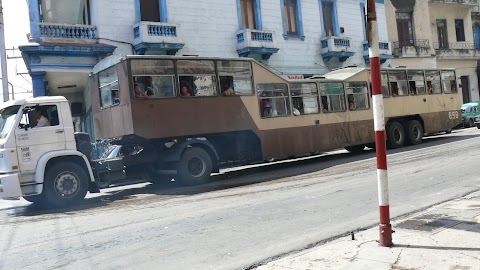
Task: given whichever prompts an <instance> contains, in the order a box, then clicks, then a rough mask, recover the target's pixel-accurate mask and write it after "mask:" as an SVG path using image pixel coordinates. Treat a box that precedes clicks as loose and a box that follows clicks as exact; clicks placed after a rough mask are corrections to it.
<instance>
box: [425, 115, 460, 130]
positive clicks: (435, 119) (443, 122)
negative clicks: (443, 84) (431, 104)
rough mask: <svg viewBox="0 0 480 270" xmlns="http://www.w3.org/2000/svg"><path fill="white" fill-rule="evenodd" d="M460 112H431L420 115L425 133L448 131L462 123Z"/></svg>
mask: <svg viewBox="0 0 480 270" xmlns="http://www.w3.org/2000/svg"><path fill="white" fill-rule="evenodd" d="M461 115H462V114H461V111H460V110H452V111H443V112H433V113H425V114H421V115H420V117H422V119H423V122H424V126H425V131H424V132H425V133H427V134H429V133H436V132H442V131H448V130H451V129H453V128H454V127H456V126H458V125H460V124H461V123H462V118H461Z"/></svg>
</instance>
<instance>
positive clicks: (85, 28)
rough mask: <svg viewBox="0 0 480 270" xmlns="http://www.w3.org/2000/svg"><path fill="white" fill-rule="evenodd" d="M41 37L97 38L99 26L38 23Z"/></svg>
mask: <svg viewBox="0 0 480 270" xmlns="http://www.w3.org/2000/svg"><path fill="white" fill-rule="evenodd" d="M38 26H39V27H40V37H41V38H61V39H85V40H95V39H96V38H97V27H96V26H93V25H81V24H61V23H38Z"/></svg>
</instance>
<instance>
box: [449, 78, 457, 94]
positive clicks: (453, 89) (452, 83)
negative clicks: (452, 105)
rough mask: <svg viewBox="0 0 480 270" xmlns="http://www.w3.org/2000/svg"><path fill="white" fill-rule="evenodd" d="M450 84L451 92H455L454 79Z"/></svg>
mask: <svg viewBox="0 0 480 270" xmlns="http://www.w3.org/2000/svg"><path fill="white" fill-rule="evenodd" d="M450 84H451V85H452V86H451V90H452V93H456V92H457V85H456V83H455V81H451V82H450Z"/></svg>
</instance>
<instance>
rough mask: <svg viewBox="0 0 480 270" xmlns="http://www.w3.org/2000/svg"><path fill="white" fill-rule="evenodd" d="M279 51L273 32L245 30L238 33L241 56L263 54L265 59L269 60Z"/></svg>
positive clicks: (238, 46)
mask: <svg viewBox="0 0 480 270" xmlns="http://www.w3.org/2000/svg"><path fill="white" fill-rule="evenodd" d="M277 51H278V47H277V44H276V42H275V32H273V31H269V30H256V29H243V30H240V31H239V32H237V52H238V54H239V55H240V56H248V55H250V54H261V55H262V57H263V58H264V59H268V58H269V57H270V56H271V55H272V54H273V53H276V52H277Z"/></svg>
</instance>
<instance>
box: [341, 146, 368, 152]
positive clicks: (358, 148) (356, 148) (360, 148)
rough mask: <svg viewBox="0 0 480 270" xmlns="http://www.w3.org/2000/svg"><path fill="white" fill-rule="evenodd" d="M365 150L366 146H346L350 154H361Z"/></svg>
mask: <svg viewBox="0 0 480 270" xmlns="http://www.w3.org/2000/svg"><path fill="white" fill-rule="evenodd" d="M363 149H365V145H364V144H359V145H352V146H346V147H345V150H347V151H348V152H350V153H361V152H363Z"/></svg>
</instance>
